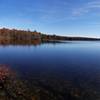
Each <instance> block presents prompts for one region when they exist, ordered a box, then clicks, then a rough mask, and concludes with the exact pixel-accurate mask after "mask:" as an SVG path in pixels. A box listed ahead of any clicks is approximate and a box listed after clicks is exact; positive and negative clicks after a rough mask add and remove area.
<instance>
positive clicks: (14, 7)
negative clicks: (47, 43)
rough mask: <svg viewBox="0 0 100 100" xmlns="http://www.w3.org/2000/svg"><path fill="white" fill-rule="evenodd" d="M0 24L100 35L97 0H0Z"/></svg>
mask: <svg viewBox="0 0 100 100" xmlns="http://www.w3.org/2000/svg"><path fill="white" fill-rule="evenodd" d="M0 27H7V28H17V29H25V30H27V29H30V30H35V29H36V30H37V31H40V32H43V33H48V34H58V35H73V36H94V37H100V0H0Z"/></svg>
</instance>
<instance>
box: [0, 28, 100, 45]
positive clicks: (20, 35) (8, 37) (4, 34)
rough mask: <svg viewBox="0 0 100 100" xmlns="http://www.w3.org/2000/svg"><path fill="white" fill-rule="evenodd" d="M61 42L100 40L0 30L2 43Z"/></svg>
mask: <svg viewBox="0 0 100 100" xmlns="http://www.w3.org/2000/svg"><path fill="white" fill-rule="evenodd" d="M59 40H64V41H66V40H69V41H72V40H77V41H78V40H82V41H95V40H100V39H99V38H89V37H68V36H58V35H47V34H44V33H41V32H37V31H30V30H27V31H26V30H17V29H7V28H2V29H0V42H2V43H3V42H9V43H10V42H11V41H12V42H13V41H17V42H22V41H24V42H32V41H38V42H50V41H59Z"/></svg>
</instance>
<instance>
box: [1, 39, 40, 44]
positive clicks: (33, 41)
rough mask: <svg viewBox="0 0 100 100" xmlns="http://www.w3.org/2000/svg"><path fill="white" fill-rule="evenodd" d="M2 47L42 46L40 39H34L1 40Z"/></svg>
mask: <svg viewBox="0 0 100 100" xmlns="http://www.w3.org/2000/svg"><path fill="white" fill-rule="evenodd" d="M0 44H1V45H9V44H12V45H39V44H41V40H40V39H34V40H19V39H18V40H15V39H0Z"/></svg>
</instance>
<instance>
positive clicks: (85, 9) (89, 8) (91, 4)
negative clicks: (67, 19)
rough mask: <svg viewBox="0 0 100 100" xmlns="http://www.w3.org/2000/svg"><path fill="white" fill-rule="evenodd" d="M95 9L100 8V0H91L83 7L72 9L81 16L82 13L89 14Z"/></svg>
mask: <svg viewBox="0 0 100 100" xmlns="http://www.w3.org/2000/svg"><path fill="white" fill-rule="evenodd" d="M93 10H100V0H97V1H91V2H88V3H86V4H84V5H83V6H82V7H79V8H76V9H75V8H74V10H73V11H72V15H73V16H80V15H84V14H87V13H89V12H91V11H93Z"/></svg>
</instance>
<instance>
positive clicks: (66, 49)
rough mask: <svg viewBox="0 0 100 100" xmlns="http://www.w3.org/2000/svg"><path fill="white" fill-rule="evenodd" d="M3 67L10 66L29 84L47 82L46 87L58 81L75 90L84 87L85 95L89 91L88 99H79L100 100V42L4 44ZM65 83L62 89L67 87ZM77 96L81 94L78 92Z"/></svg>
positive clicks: (0, 49) (0, 57)
mask: <svg viewBox="0 0 100 100" xmlns="http://www.w3.org/2000/svg"><path fill="white" fill-rule="evenodd" d="M0 64H5V65H9V66H11V68H12V69H14V70H15V71H16V72H17V73H18V74H19V76H20V77H21V78H24V79H25V80H28V82H29V83H31V81H32V80H35V79H41V80H42V82H43V81H45V82H47V80H48V82H47V83H45V84H48V83H49V81H50V82H51V80H57V84H58V83H59V82H60V81H61V82H63V83H64V82H70V84H72V85H73V88H74V87H75V88H79V89H80V88H81V89H80V91H82V92H83V91H85V90H86V92H85V93H86V94H87V93H89V92H90V93H89V98H88V97H87V96H86V95H84V96H85V98H88V99H78V100H90V99H91V100H92V99H93V100H94V98H95V100H99V99H100V92H99V91H100V42H95V41H93V42H84V41H81V42H80V41H71V42H66V43H46V44H45V43H44V44H41V45H37V46H34V45H6V46H3V45H1V46H0ZM53 82H54V81H53ZM53 82H51V83H50V84H53ZM63 83H62V84H60V86H61V85H62V86H64V85H65V84H63ZM31 85H32V84H31ZM48 87H49V86H48ZM54 87H56V85H55V86H54ZM82 89H83V90H82ZM85 93H83V94H85ZM90 94H92V96H90ZM76 96H77V97H79V96H80V95H79V94H78V93H77V95H76ZM82 96H83V95H82ZM93 96H94V98H93ZM54 100H55V99H54ZM60 100H63V99H60ZM64 100H66V99H64ZM73 100H74V99H73ZM75 100H76V99H75Z"/></svg>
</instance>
